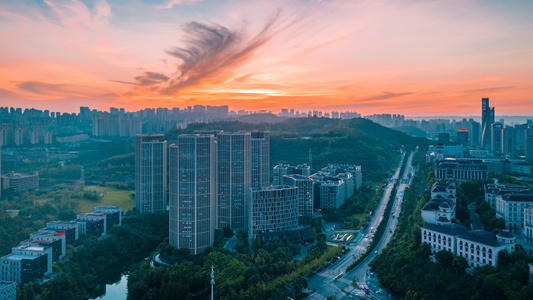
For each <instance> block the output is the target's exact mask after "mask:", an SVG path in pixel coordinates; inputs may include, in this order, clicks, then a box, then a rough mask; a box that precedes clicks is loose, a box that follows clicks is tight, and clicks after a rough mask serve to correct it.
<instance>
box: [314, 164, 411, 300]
mask: <svg viewBox="0 0 533 300" xmlns="http://www.w3.org/2000/svg"><path fill="white" fill-rule="evenodd" d="M412 157H413V153H411V155H410V156H409V158H408V160H407V165H406V168H405V171H404V173H403V176H402V177H401V178H400V169H401V166H402V164H403V161H404V159H405V153H402V156H401V158H400V162H399V164H398V167H397V168H396V170H395V172H394V174H393V176H392V177H391V178H390V180H389V182H388V184H387V186H386V188H385V190H384V192H383V195H382V197H381V199H380V201H379V204H378V207H377V208H376V210H375V211H374V213H373V215H372V218H371V221H370V225H369V226H368V227H367V229H366V230H361V231H360V233H359V234H358V235H357V237H356V238H355V239H354V240H353V241H352V242H351V243H350V244H349V245H347V247H348V248H350V252H349V253H348V254H346V255H345V256H343V257H342V258H341V259H339V260H338V261H337V262H336V263H334V264H332V265H331V266H330V267H328V268H327V269H325V270H323V271H322V272H320V273H318V274H317V275H315V276H314V277H312V278H311V279H309V281H308V285H309V289H310V290H312V291H315V290H316V291H315V292H313V293H310V296H309V297H308V299H325V298H326V297H327V296H335V297H337V299H360V298H363V297H364V296H365V294H366V293H370V294H372V295H373V296H374V297H375V298H377V299H388V297H387V296H385V294H384V293H383V291H382V288H381V287H380V286H379V284H378V283H377V281H376V280H374V279H372V278H371V276H368V269H369V267H368V264H369V263H370V262H371V261H372V260H373V259H374V258H375V257H376V256H377V255H378V254H379V253H380V251H381V249H383V248H384V247H385V246H386V245H387V243H388V242H389V241H390V239H391V238H392V236H393V234H394V230H395V229H396V226H397V222H398V216H399V214H400V209H401V201H402V199H403V193H404V190H405V189H406V188H407V187H408V186H409V185H410V183H411V180H412V177H413V175H414V170H413V168H412V166H411V161H412ZM398 180H400V184H399V185H398V189H397V193H396V196H395V197H394V204H393V209H392V211H393V213H391V215H394V217H393V216H390V218H389V221H388V224H387V228H386V232H385V234H384V235H383V236H382V239H381V241H380V242H379V244H378V245H377V247H376V248H375V249H374V250H373V251H374V253H370V254H369V255H368V256H367V258H366V259H365V260H364V261H362V262H361V263H360V264H359V265H358V266H357V267H355V268H354V269H353V270H351V271H350V272H346V268H348V266H349V265H351V264H352V263H353V262H354V261H355V260H356V259H358V258H359V256H361V254H362V253H364V252H365V251H366V249H367V248H368V246H369V245H370V243H371V242H372V237H373V232H372V231H373V230H376V229H377V228H378V226H379V224H380V223H381V221H382V220H383V215H384V213H385V208H386V207H387V203H388V201H389V199H390V194H391V193H392V191H393V189H394V185H395V184H396V182H397V181H398ZM372 229H373V230H372ZM354 279H355V280H356V281H357V283H358V285H359V287H362V288H365V289H356V288H354V287H353V286H352V283H353V280H354Z"/></svg>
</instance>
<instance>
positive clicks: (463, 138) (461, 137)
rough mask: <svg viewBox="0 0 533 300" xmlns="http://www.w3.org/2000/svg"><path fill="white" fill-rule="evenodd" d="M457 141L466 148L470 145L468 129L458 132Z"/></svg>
mask: <svg viewBox="0 0 533 300" xmlns="http://www.w3.org/2000/svg"><path fill="white" fill-rule="evenodd" d="M456 141H457V142H458V143H460V144H462V145H463V146H464V147H466V146H468V145H469V144H470V138H469V137H468V130H467V129H459V130H457V138H456Z"/></svg>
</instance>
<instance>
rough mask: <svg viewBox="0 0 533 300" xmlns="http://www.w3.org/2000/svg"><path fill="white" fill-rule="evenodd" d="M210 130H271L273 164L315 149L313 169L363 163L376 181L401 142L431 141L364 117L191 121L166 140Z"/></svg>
mask: <svg viewBox="0 0 533 300" xmlns="http://www.w3.org/2000/svg"><path fill="white" fill-rule="evenodd" d="M210 129H218V130H224V131H228V132H232V131H238V130H254V129H257V130H270V132H271V143H270V165H271V167H273V166H275V165H276V164H277V163H278V162H279V161H284V162H288V163H290V164H301V163H307V162H308V158H309V149H312V152H313V169H314V170H317V169H320V168H322V167H324V166H325V165H326V164H328V163H351V164H360V165H361V166H362V169H363V173H364V176H365V178H366V179H377V180H379V179H380V178H382V177H383V175H384V173H385V172H386V171H387V170H388V169H389V167H390V164H391V162H393V161H394V159H395V158H396V157H397V154H396V153H395V151H397V150H398V149H400V148H401V147H402V145H403V146H405V147H406V148H409V149H412V148H414V147H416V146H423V145H426V144H427V142H428V140H426V139H421V138H414V137H411V136H409V135H407V134H405V133H402V132H399V131H396V130H393V129H390V128H386V127H383V126H381V125H379V124H376V123H374V122H372V121H369V120H366V119H362V118H356V119H350V120H339V119H328V118H292V119H287V120H285V121H282V122H279V123H275V124H267V123H261V124H250V123H242V122H237V121H224V122H215V123H208V124H192V125H190V126H189V127H188V128H187V129H183V130H174V131H171V132H169V133H168V134H167V140H168V141H169V143H173V142H175V141H176V139H177V136H178V135H179V134H183V133H192V132H194V130H210Z"/></svg>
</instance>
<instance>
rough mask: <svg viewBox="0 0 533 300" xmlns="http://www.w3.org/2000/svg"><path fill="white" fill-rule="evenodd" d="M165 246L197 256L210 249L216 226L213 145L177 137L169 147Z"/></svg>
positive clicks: (203, 138) (208, 138)
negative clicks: (168, 207) (167, 243)
mask: <svg viewBox="0 0 533 300" xmlns="http://www.w3.org/2000/svg"><path fill="white" fill-rule="evenodd" d="M169 165H170V172H169V175H170V176H169V179H170V185H169V187H170V189H169V191H170V198H169V199H170V217H169V225H170V232H169V243H170V245H172V246H174V247H176V248H189V249H190V250H191V254H199V253H202V252H203V251H205V250H206V249H207V248H208V247H209V246H211V245H213V242H214V238H215V226H216V142H215V139H214V136H213V135H200V134H196V135H193V134H191V135H180V136H179V137H178V142H177V144H172V145H170V164H169Z"/></svg>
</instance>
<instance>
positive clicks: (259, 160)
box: [251, 131, 270, 188]
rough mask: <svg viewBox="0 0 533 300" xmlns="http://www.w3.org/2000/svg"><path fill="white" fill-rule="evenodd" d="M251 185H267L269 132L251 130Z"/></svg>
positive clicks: (268, 175)
mask: <svg viewBox="0 0 533 300" xmlns="http://www.w3.org/2000/svg"><path fill="white" fill-rule="evenodd" d="M251 134H252V187H255V188H256V187H263V186H268V185H269V180H270V132H269V131H252V132H251Z"/></svg>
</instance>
